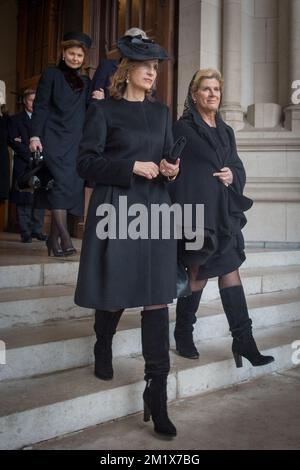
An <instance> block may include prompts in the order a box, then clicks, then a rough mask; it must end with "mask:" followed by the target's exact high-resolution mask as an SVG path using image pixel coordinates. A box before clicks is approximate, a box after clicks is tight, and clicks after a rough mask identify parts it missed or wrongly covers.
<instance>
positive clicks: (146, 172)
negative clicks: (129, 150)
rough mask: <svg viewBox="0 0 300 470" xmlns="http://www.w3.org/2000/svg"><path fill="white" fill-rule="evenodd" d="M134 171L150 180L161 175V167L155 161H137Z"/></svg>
mask: <svg viewBox="0 0 300 470" xmlns="http://www.w3.org/2000/svg"><path fill="white" fill-rule="evenodd" d="M133 173H134V174H135V175H138V176H143V177H144V178H147V179H148V180H152V179H153V178H156V177H157V176H158V175H159V168H158V166H157V165H156V163H154V162H135V164H134V167H133Z"/></svg>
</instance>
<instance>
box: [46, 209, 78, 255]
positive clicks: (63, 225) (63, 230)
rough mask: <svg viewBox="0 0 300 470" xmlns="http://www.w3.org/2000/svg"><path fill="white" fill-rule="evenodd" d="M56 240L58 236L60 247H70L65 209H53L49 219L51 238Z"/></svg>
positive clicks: (64, 248) (70, 241)
mask: <svg viewBox="0 0 300 470" xmlns="http://www.w3.org/2000/svg"><path fill="white" fill-rule="evenodd" d="M52 236H53V240H57V243H58V236H59V237H60V243H61V248H62V249H63V250H67V249H68V248H72V247H73V245H72V240H71V237H70V234H69V232H68V226H67V211H66V210H65V209H53V210H52V219H51V238H52Z"/></svg>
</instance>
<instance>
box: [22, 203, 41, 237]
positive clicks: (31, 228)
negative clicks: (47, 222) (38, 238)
mask: <svg viewBox="0 0 300 470" xmlns="http://www.w3.org/2000/svg"><path fill="white" fill-rule="evenodd" d="M17 215H18V222H19V226H20V233H21V236H24V235H31V234H32V233H41V232H42V229H43V224H44V215H45V210H44V209H34V207H33V205H32V204H17Z"/></svg>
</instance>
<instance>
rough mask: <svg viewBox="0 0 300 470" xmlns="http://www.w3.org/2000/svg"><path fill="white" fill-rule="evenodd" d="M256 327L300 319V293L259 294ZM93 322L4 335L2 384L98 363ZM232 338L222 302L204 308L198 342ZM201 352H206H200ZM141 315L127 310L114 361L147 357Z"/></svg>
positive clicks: (252, 301) (253, 302)
mask: <svg viewBox="0 0 300 470" xmlns="http://www.w3.org/2000/svg"><path fill="white" fill-rule="evenodd" d="M248 305H249V314H250V316H251V318H252V321H253V328H254V329H260V328H267V327H270V326H275V325H280V324H282V323H287V322H293V321H298V320H300V289H293V290H289V291H283V292H278V293H275V294H274V293H272V294H257V295H254V296H250V297H249V299H248ZM93 322H94V320H93V317H88V318H82V319H78V320H68V321H57V322H53V323H51V324H47V325H43V326H34V327H28V326H25V327H15V328H9V329H2V330H0V339H1V340H2V341H4V342H5V344H6V348H7V351H6V365H3V366H0V381H3V380H11V379H18V378H23V377H30V376H36V375H40V374H46V373H51V372H56V371H59V370H65V369H71V368H73V367H81V366H86V365H89V364H92V363H93V361H94V356H93V345H94V342H95V337H94V333H93ZM174 326H175V306H171V307H170V344H171V347H175V342H174V337H173V330H174ZM228 335H229V328H228V323H227V320H226V316H225V315H224V313H223V309H222V306H221V304H220V302H211V303H209V304H207V303H202V304H201V305H200V308H199V311H198V321H197V323H196V324H195V330H194V338H195V341H205V340H206V339H209V338H218V337H223V336H225V337H226V336H228ZM200 349H201V348H200ZM141 351H142V350H141V332H140V312H139V310H138V309H135V310H127V311H126V312H125V313H124V314H123V316H122V317H121V320H120V324H119V327H118V331H117V333H116V336H115V338H114V343H113V354H114V357H116V358H117V357H125V356H133V355H137V354H141Z"/></svg>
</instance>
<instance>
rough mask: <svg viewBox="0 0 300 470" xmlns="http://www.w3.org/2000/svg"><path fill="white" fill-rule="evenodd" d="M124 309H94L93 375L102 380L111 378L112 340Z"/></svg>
mask: <svg viewBox="0 0 300 470" xmlns="http://www.w3.org/2000/svg"><path fill="white" fill-rule="evenodd" d="M123 312H124V310H119V311H117V312H108V311H106V310H96V312H95V324H94V330H95V333H96V337H97V341H96V343H95V346H94V354H95V376H96V377H97V378H98V379H102V380H111V379H112V378H113V375H114V372H113V366H112V341H113V336H114V334H115V332H116V329H117V326H118V323H119V320H120V318H121V315H122V313H123Z"/></svg>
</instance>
